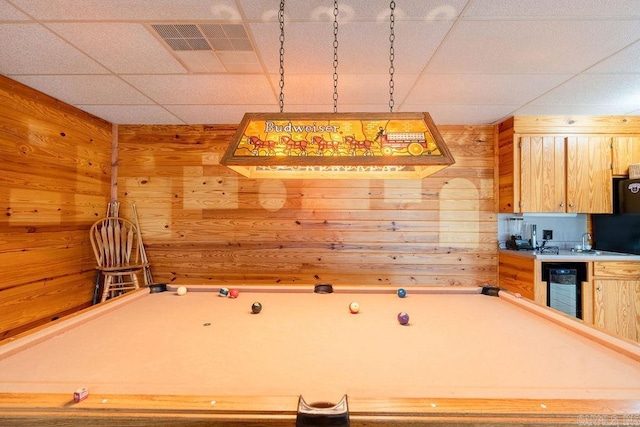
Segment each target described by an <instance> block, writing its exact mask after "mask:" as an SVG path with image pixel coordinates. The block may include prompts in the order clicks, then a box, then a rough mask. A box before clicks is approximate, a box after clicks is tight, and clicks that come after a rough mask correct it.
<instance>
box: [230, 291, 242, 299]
mask: <svg viewBox="0 0 640 427" xmlns="http://www.w3.org/2000/svg"><path fill="white" fill-rule="evenodd" d="M238 295H240V291H239V290H237V289H231V290H230V291H229V298H238Z"/></svg>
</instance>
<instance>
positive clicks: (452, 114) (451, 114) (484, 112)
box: [398, 104, 518, 125]
mask: <svg viewBox="0 0 640 427" xmlns="http://www.w3.org/2000/svg"><path fill="white" fill-rule="evenodd" d="M517 107H518V106H517V105H453V104H451V105H449V104H446V105H444V104H439V105H438V104H421V105H415V104H404V105H402V106H401V107H400V109H399V110H398V111H399V112H412V111H421V112H427V113H429V114H430V115H431V118H432V119H433V121H434V122H435V124H436V125H483V124H491V123H494V122H496V121H497V120H499V119H502V118H506V117H507V116H509V115H511V114H512V112H513V111H514V110H515V109H516V108H517Z"/></svg>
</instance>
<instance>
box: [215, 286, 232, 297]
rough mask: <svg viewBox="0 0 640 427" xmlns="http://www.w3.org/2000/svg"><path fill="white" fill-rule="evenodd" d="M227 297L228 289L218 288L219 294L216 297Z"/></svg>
mask: <svg viewBox="0 0 640 427" xmlns="http://www.w3.org/2000/svg"><path fill="white" fill-rule="evenodd" d="M228 295H229V289H227V288H220V293H219V294H218V296H221V297H226V296H228Z"/></svg>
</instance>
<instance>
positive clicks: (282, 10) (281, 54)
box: [278, 0, 284, 113]
mask: <svg viewBox="0 0 640 427" xmlns="http://www.w3.org/2000/svg"><path fill="white" fill-rule="evenodd" d="M278 21H279V22H280V112H281V113H282V111H283V110H284V0H280V11H279V12H278Z"/></svg>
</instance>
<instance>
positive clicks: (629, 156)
mask: <svg viewBox="0 0 640 427" xmlns="http://www.w3.org/2000/svg"><path fill="white" fill-rule="evenodd" d="M632 132H635V133H636V134H637V135H628V136H624V134H627V133H632ZM496 133H497V138H496V142H497V147H496V153H497V163H498V170H497V175H498V176H497V183H498V205H499V212H502V213H527V212H543V213H611V212H612V211H613V203H612V197H613V188H612V184H613V183H612V177H613V176H614V175H621V176H622V175H623V174H622V173H621V172H619V171H620V170H624V169H625V168H626V170H627V171H628V168H629V166H628V165H629V164H630V163H634V162H635V160H634V158H635V156H638V154H636V153H638V151H639V150H638V146H637V144H638V143H640V137H639V136H638V135H640V118H635V117H633V118H627V117H601V116H589V117H580V118H574V119H566V118H564V117H559V116H558V117H555V116H553V117H552V116H521V117H520V116H519V117H511V118H509V119H507V120H505V121H504V122H502V123H500V124H499V125H497V126H496ZM614 165H615V166H614Z"/></svg>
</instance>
